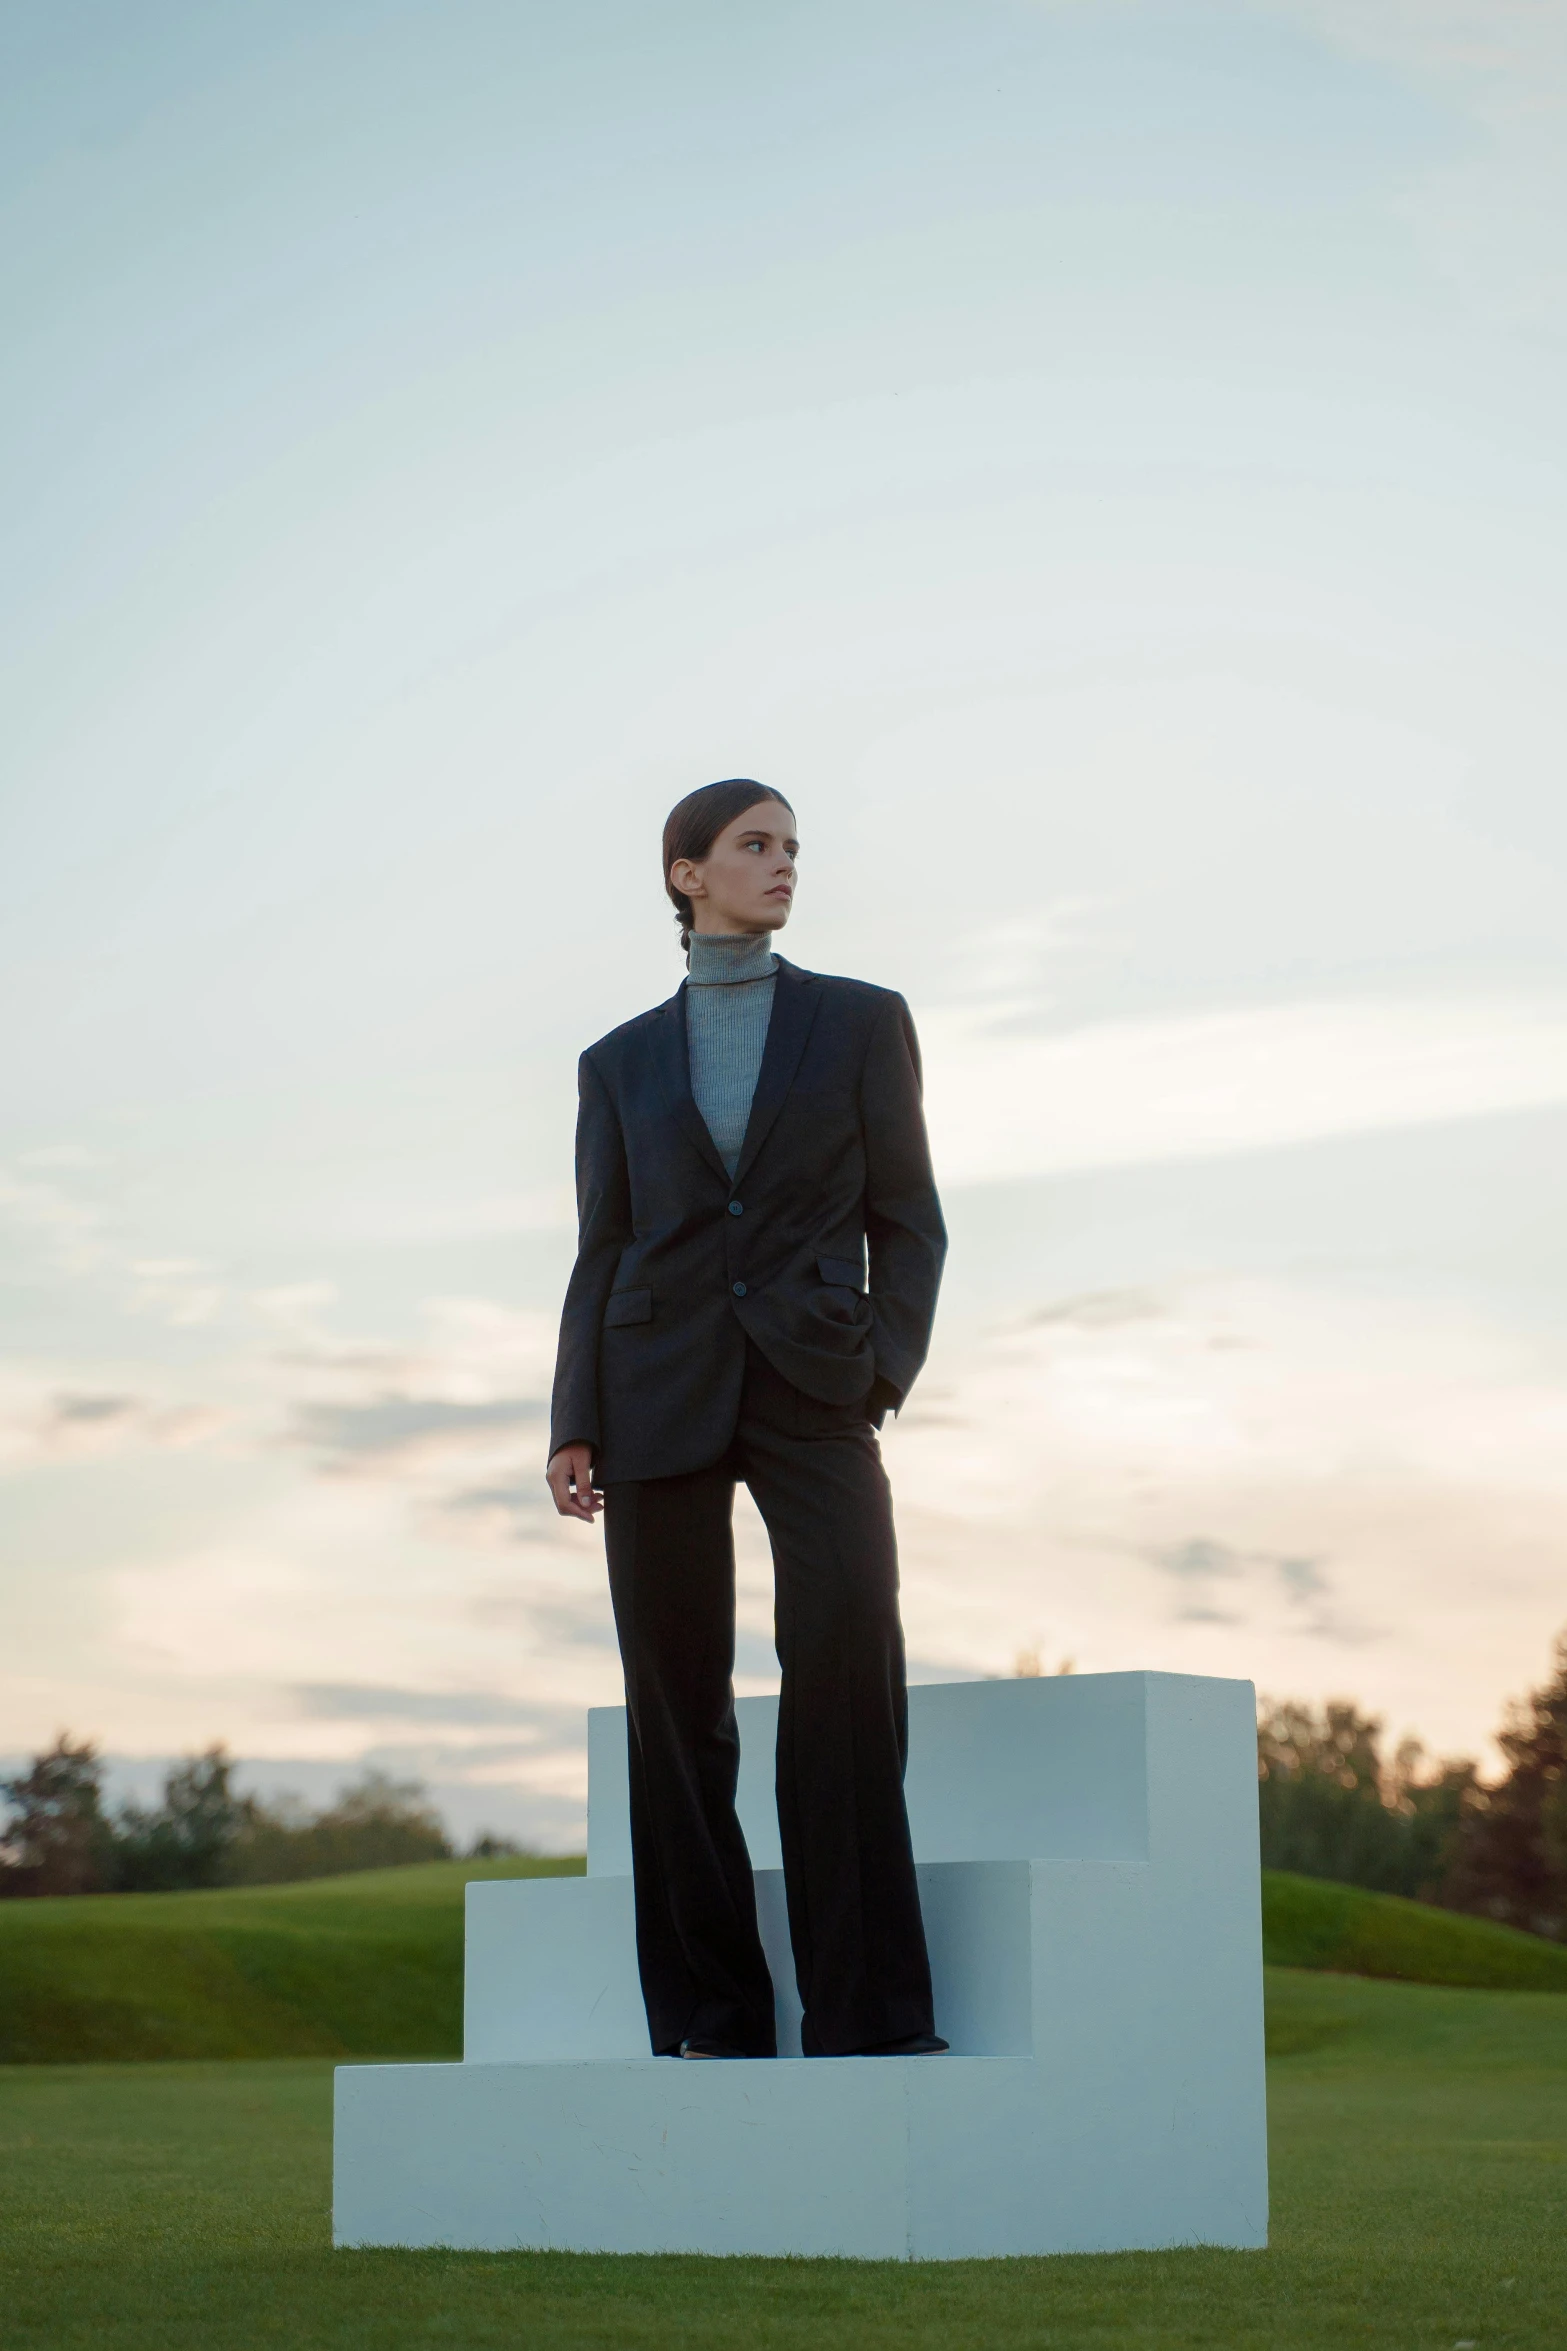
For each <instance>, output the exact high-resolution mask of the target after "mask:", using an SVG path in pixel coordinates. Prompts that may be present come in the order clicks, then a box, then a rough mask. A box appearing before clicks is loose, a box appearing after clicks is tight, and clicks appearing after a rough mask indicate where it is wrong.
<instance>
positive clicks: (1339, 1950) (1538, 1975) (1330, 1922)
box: [1262, 1869, 1567, 1992]
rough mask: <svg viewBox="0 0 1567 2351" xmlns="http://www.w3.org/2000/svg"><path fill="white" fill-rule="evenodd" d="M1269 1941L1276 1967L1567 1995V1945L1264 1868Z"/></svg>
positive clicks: (1268, 1951)
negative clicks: (1319, 1969)
mask: <svg viewBox="0 0 1567 2351" xmlns="http://www.w3.org/2000/svg"><path fill="white" fill-rule="evenodd" d="M1262 1942H1263V1956H1264V1957H1265V1958H1266V1960H1267V1961H1268V1964H1269V1965H1270V1966H1271V1967H1307V1968H1328V1969H1331V1970H1332V1971H1333V1972H1334V1973H1335V1974H1336V1975H1368V1976H1390V1977H1392V1978H1393V1979H1394V1980H1395V1981H1396V1982H1399V1983H1406V1984H1467V1985H1470V1986H1473V1987H1475V1988H1476V1989H1480V1990H1486V1991H1496V1992H1567V1944H1562V1943H1547V1942H1546V1941H1545V1940H1544V1939H1543V1937H1541V1936H1539V1935H1525V1934H1520V1933H1519V1931H1518V1929H1517V1928H1516V1927H1503V1926H1494V1925H1492V1923H1491V1922H1490V1920H1489V1919H1484V1918H1463V1917H1460V1915H1459V1914H1458V1912H1457V1911H1454V1910H1433V1909H1432V1908H1431V1907H1430V1905H1429V1904H1428V1903H1425V1902H1406V1901H1405V1900H1404V1899H1403V1897H1402V1896H1401V1895H1398V1894H1368V1893H1366V1892H1365V1891H1364V1890H1363V1889H1362V1888H1361V1887H1359V1886H1336V1885H1329V1884H1327V1883H1326V1882H1325V1881H1324V1880H1323V1879H1321V1878H1298V1877H1292V1876H1290V1874H1289V1873H1288V1872H1287V1871H1286V1870H1281V1869H1265V1870H1264V1871H1263V1873H1262Z"/></svg>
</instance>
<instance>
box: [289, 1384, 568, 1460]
mask: <svg viewBox="0 0 1567 2351" xmlns="http://www.w3.org/2000/svg"><path fill="white" fill-rule="evenodd" d="M545 1411H546V1407H545V1406H544V1405H543V1404H542V1403H540V1402H539V1401H538V1399H537V1398H534V1397H522V1396H503V1397H498V1398H496V1399H495V1400H494V1401H492V1402H489V1403H483V1404H453V1403H449V1402H447V1401H446V1400H445V1399H444V1398H442V1397H439V1396H398V1395H389V1396H376V1397H373V1398H371V1399H370V1401H369V1402H367V1403H363V1404H302V1405H299V1406H298V1407H297V1408H296V1410H295V1413H294V1419H293V1425H292V1427H291V1429H290V1431H289V1434H290V1436H291V1438H292V1439H293V1441H294V1442H295V1443H296V1444H301V1445H306V1446H309V1447H310V1449H311V1450H312V1451H313V1452H316V1453H318V1454H319V1455H320V1456H321V1457H322V1459H323V1461H324V1463H325V1465H326V1466H327V1467H329V1468H331V1469H334V1470H338V1471H350V1472H351V1471H354V1470H357V1469H360V1468H362V1467H363V1466H364V1464H365V1463H366V1462H367V1461H368V1462H370V1463H372V1464H374V1465H375V1466H377V1467H380V1466H383V1465H384V1464H386V1463H388V1462H404V1461H408V1460H411V1459H416V1458H419V1457H424V1456H428V1455H430V1454H431V1453H441V1454H448V1455H449V1454H450V1453H451V1451H452V1450H453V1448H454V1447H456V1448H459V1449H460V1448H462V1447H463V1446H465V1445H466V1444H467V1443H469V1442H471V1441H473V1440H478V1441H479V1442H480V1443H481V1444H482V1445H484V1446H485V1447H488V1446H489V1444H490V1443H491V1442H492V1440H493V1439H494V1437H495V1436H496V1434H497V1432H500V1433H510V1432H511V1431H513V1430H517V1429H524V1428H533V1427H535V1426H537V1424H538V1423H539V1422H540V1421H541V1420H542V1418H543V1417H544V1414H545Z"/></svg>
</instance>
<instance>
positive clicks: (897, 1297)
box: [860, 996, 947, 1407]
mask: <svg viewBox="0 0 1567 2351" xmlns="http://www.w3.org/2000/svg"><path fill="white" fill-rule="evenodd" d="M860 1118H861V1124H862V1131H863V1134H864V1140H865V1166H866V1178H865V1234H866V1239H867V1241H868V1242H869V1245H870V1291H871V1308H872V1312H873V1315H874V1322H873V1345H874V1348H875V1353H876V1390H875V1391H873V1394H876V1395H877V1397H878V1400H879V1401H881V1402H885V1403H890V1404H892V1405H893V1406H894V1407H896V1406H898V1405H901V1404H902V1402H903V1399H904V1397H905V1396H906V1395H907V1394H908V1392H909V1390H910V1388H911V1387H912V1386H913V1385H914V1381H915V1379H916V1377H917V1376H918V1373H919V1368H920V1366H921V1364H922V1363H923V1362H924V1360H925V1355H926V1350H927V1349H928V1348H929V1346H930V1332H931V1325H932V1323H933V1322H934V1321H935V1318H936V1293H937V1291H938V1290H939V1288H940V1287H941V1268H942V1262H943V1260H944V1259H945V1257H946V1254H947V1228H946V1226H945V1225H944V1224H943V1222H942V1218H941V1202H940V1201H939V1200H938V1199H937V1197H936V1179H935V1176H934V1174H933V1173H932V1171H931V1164H930V1144H929V1142H928V1141H927V1139H926V1135H925V1112H924V1107H923V1104H922V1101H921V1083H920V1049H919V1040H918V1038H917V1037H916V1036H915V1034H914V1022H913V1020H912V1018H911V1017H910V1014H909V1008H908V1006H907V1005H906V1004H905V1003H904V1001H903V998H902V997H901V996H894V997H893V998H892V999H891V1001H890V1002H889V1003H888V1004H887V1006H886V1008H885V1009H884V1011H883V1012H882V1013H881V1015H880V1017H879V1019H878V1020H877V1023H876V1026H875V1029H874V1030H873V1032H872V1035H871V1041H870V1046H869V1048H868V1050H867V1052H866V1056H865V1064H864V1068H863V1070H862V1072H861V1077H860Z"/></svg>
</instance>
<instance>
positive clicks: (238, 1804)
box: [0, 1733, 518, 1896]
mask: <svg viewBox="0 0 1567 2351" xmlns="http://www.w3.org/2000/svg"><path fill="white" fill-rule="evenodd" d="M234 1771H235V1765H234V1760H233V1758H232V1757H231V1756H230V1755H229V1753H228V1751H227V1749H226V1748H224V1747H222V1746H213V1747H209V1748H208V1749H207V1750H206V1752H205V1754H202V1755H193V1756H190V1757H188V1758H187V1759H186V1761H185V1762H183V1763H179V1764H176V1765H175V1766H174V1768H173V1769H172V1770H171V1771H170V1772H169V1773H168V1774H167V1776H166V1778H165V1780H164V1783H163V1796H162V1800H161V1802H159V1803H157V1804H155V1805H149V1806H143V1805H139V1804H135V1803H129V1802H127V1803H124V1804H121V1805H119V1806H117V1807H116V1808H115V1809H114V1810H112V1811H111V1810H110V1809H109V1808H108V1807H107V1806H106V1805H105V1802H104V1784H103V1783H104V1765H103V1761H102V1758H101V1757H100V1755H99V1753H98V1750H97V1748H96V1747H95V1745H94V1744H93V1742H92V1741H91V1740H90V1739H84V1740H80V1741H77V1740H73V1739H71V1738H69V1737H67V1736H65V1735H64V1734H63V1733H62V1735H61V1736H60V1737H59V1738H57V1739H56V1741H55V1743H54V1745H53V1746H52V1747H51V1748H50V1749H49V1750H48V1751H47V1753H45V1754H43V1755H37V1756H35V1757H34V1758H33V1761H32V1764H31V1766H30V1768H29V1769H28V1770H27V1771H26V1772H23V1773H19V1774H18V1775H17V1776H16V1777H15V1778H13V1779H0V1804H3V1805H4V1807H5V1815H4V1818H3V1820H0V1896H5V1895H25V1894H123V1893H153V1894H161V1893H175V1892H178V1891H181V1890H184V1889H188V1888H191V1887H197V1886H245V1885H282V1884H286V1883H288V1882H289V1881H290V1880H293V1879H296V1878H323V1877H337V1876H340V1875H341V1874H343V1873H344V1872H345V1871H351V1870H361V1869H393V1868H397V1867H399V1866H400V1865H401V1864H403V1863H406V1862H411V1861H442V1860H447V1859H449V1858H450V1857H451V1855H452V1853H453V1850H454V1848H453V1846H452V1844H451V1841H450V1839H449V1838H448V1836H447V1834H446V1829H445V1826H444V1824H443V1823H442V1820H441V1817H440V1815H439V1813H437V1812H436V1811H435V1809H434V1808H433V1806H432V1805H431V1804H430V1803H429V1801H428V1798H427V1796H426V1792H425V1789H424V1787H423V1785H422V1784H421V1783H420V1782H419V1781H417V1780H393V1779H389V1778H388V1777H387V1776H386V1775H385V1773H383V1772H378V1771H367V1772H365V1773H363V1774H362V1775H361V1776H360V1778H358V1779H357V1780H355V1781H353V1782H352V1783H351V1784H350V1785H349V1786H347V1787H345V1788H343V1789H342V1790H341V1791H340V1792H339V1794H338V1796H337V1798H336V1801H335V1802H334V1803H332V1804H329V1805H327V1806H325V1807H324V1808H323V1809H322V1810H320V1811H317V1812H312V1811H311V1810H310V1809H309V1807H308V1806H307V1805H305V1804H303V1803H301V1802H300V1800H299V1799H298V1798H297V1797H292V1796H285V1797H282V1798H280V1799H277V1800H275V1801H273V1802H267V1801H266V1800H264V1799H263V1798H261V1797H259V1796H243V1795H240V1794H239V1793H238V1792H237V1791H236V1789H235V1787H234ZM517 1850H518V1848H517V1847H516V1846H514V1845H512V1844H511V1843H509V1842H508V1841H507V1840H505V1839H503V1838H496V1837H483V1838H480V1839H479V1840H478V1842H477V1843H476V1844H475V1846H474V1847H473V1851H474V1853H475V1855H484V1854H494V1853H510V1852H515V1851H517Z"/></svg>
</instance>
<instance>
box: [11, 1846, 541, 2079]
mask: <svg viewBox="0 0 1567 2351" xmlns="http://www.w3.org/2000/svg"><path fill="white" fill-rule="evenodd" d="M582 1868H583V1864H582V1862H581V1861H580V1860H575V1859H570V1860H563V1861H534V1860H504V1861H432V1862H425V1863H421V1864H419V1865H418V1866H416V1867H414V1868H411V1869H386V1870H366V1871H363V1872H361V1873H359V1874H357V1875H355V1876H353V1877H341V1878H316V1879H313V1880H308V1881H306V1882H305V1883H303V1884H298V1885H289V1886H236V1887H233V1888H226V1889H223V1890H221V1891H216V1892H212V1893H202V1894H81V1895H75V1896H71V1897H69V1898H61V1899H56V1900H43V1901H22V1902H15V1901H13V1902H0V2064H6V2065H38V2064H45V2065H47V2064H51V2063H52V2064H62V2063H65V2064H77V2063H82V2062H85V2061H90V2060H92V2059H95V2058H155V2057H310V2056H322V2057H440V2056H458V2055H460V2053H461V2049H462V1935H463V1894H462V1890H463V1887H464V1885H465V1884H466V1883H467V1882H468V1880H469V1879H470V1878H515V1877H570V1876H577V1875H580V1873H581V1871H582Z"/></svg>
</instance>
